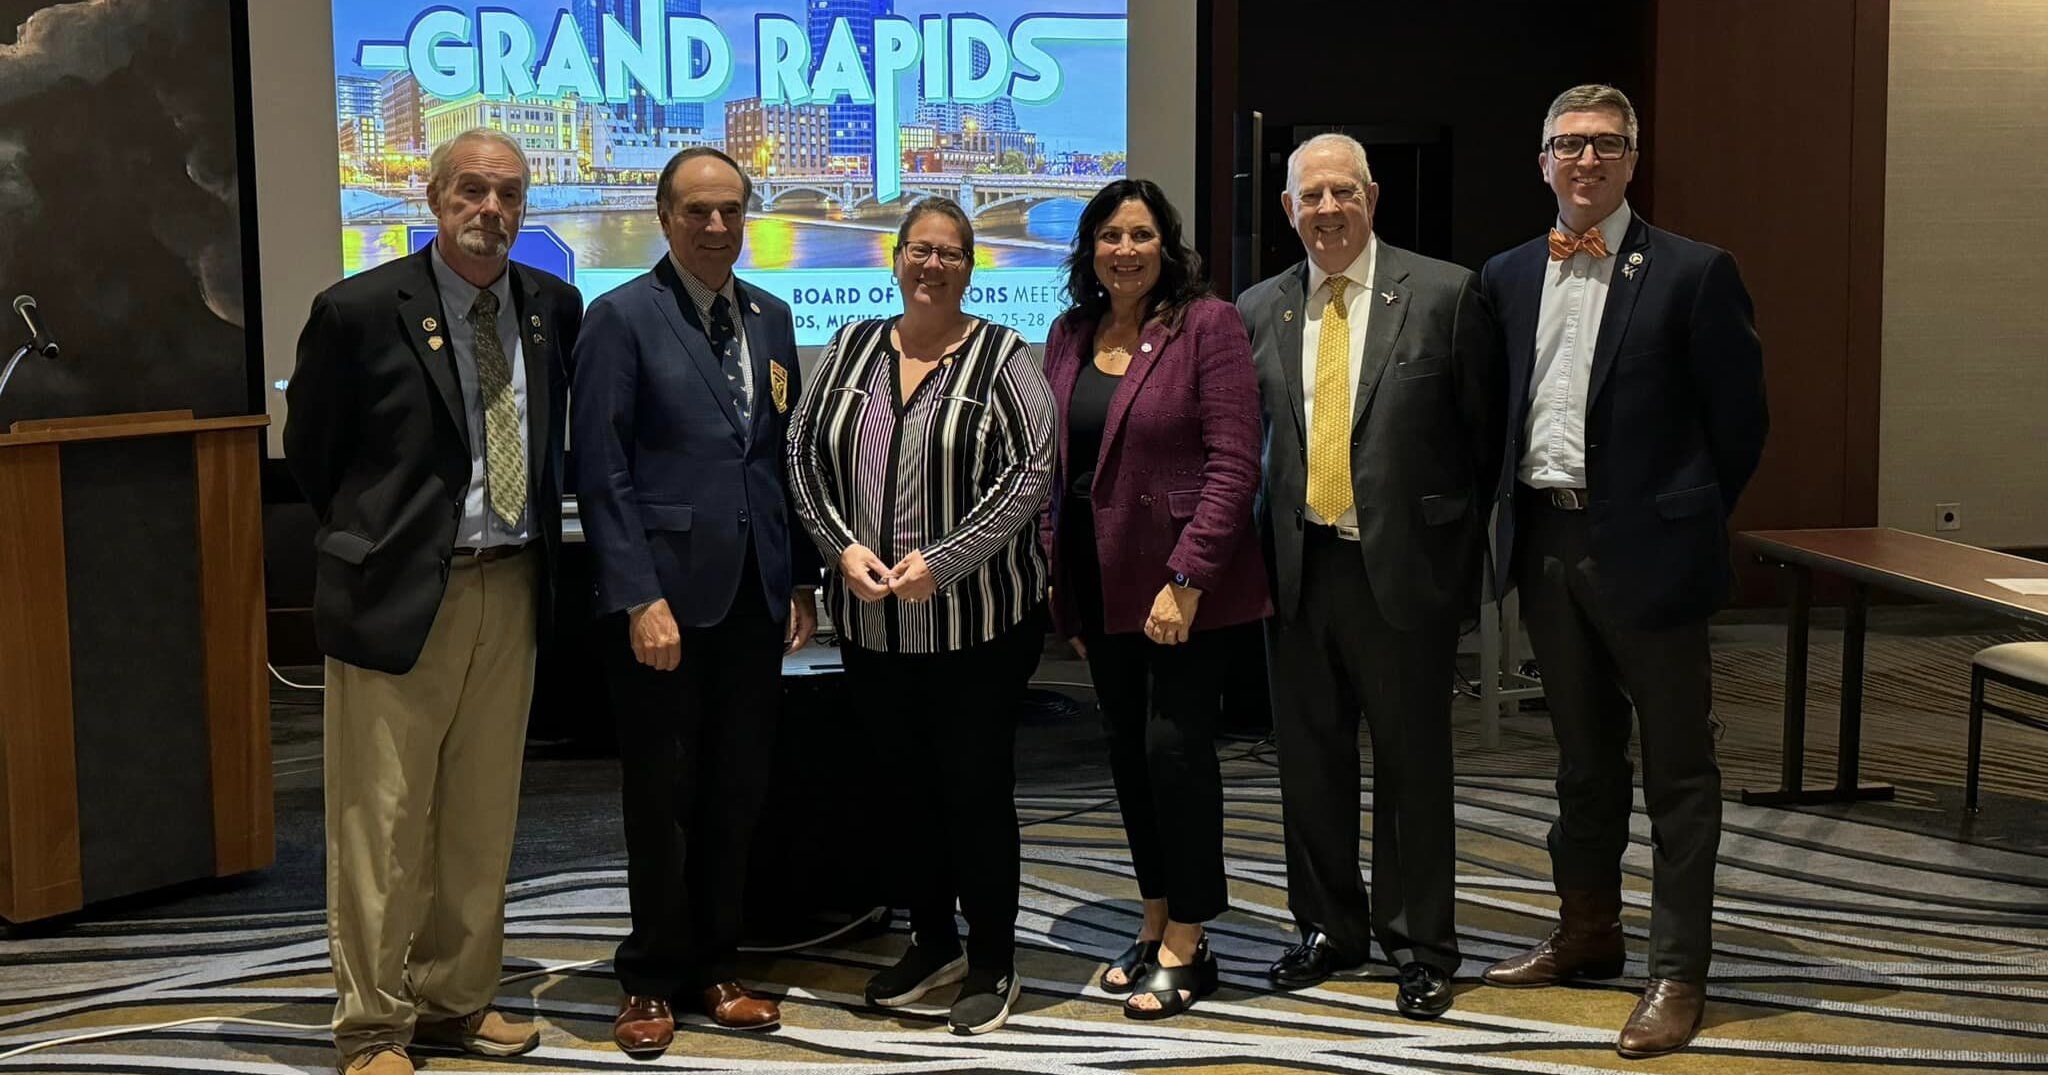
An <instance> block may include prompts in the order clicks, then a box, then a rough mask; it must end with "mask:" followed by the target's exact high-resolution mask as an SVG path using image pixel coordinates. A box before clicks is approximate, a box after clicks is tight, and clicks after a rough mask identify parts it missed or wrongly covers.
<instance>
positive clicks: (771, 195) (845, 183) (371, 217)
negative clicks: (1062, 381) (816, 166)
mask: <svg viewBox="0 0 2048 1075" xmlns="http://www.w3.org/2000/svg"><path fill="white" fill-rule="evenodd" d="M1112 178H1114V177H1113V176H1102V175H1028V174H1027V175H1011V174H1006V173H1001V172H982V173H948V172H907V173H905V174H904V176H903V182H902V187H903V190H902V193H901V195H900V196H899V197H898V198H897V199H896V200H895V201H892V202H887V203H884V202H878V201H876V200H875V181H874V178H873V177H872V176H865V175H836V174H819V175H767V176H762V177H760V178H757V179H755V180H754V201H753V204H752V206H751V207H750V208H752V209H753V210H754V211H757V212H763V213H773V212H778V211H785V212H796V213H799V214H801V213H803V212H804V211H807V210H809V211H817V210H833V211H837V212H838V213H839V215H840V216H841V217H844V218H848V219H855V220H859V219H873V220H884V219H893V218H894V217H895V216H896V215H897V214H899V213H901V212H902V211H903V210H904V209H906V208H908V207H909V206H910V204H911V203H912V202H915V201H916V200H917V199H919V198H928V197H933V196H937V197H944V198H951V199H953V200H954V201H956V202H958V203H960V207H961V208H963V209H965V210H967V215H968V217H969V218H970V219H972V220H973V221H974V222H975V223H976V224H977V225H984V226H992V225H999V224H1017V223H1022V222H1023V220H1024V216H1025V214H1026V213H1029V212H1030V211H1031V209H1032V207H1034V206H1037V205H1041V204H1044V203H1045V202H1049V201H1057V200H1059V199H1063V198H1068V199H1073V200H1076V201H1086V200H1087V199H1088V197H1089V195H1092V194H1094V193H1095V192H1096V191H1097V190H1099V189H1101V188H1102V185H1103V184H1104V183H1107V182H1109V181H1110V180H1111V179H1112ZM341 205H342V219H343V220H344V221H346V222H347V223H351V224H373V223H386V222H406V221H419V220H425V219H427V218H429V217H431V216H432V215H433V214H432V212H430V211H429V210H428V208H427V193H426V189H425V188H424V187H423V186H418V185H404V186H401V185H395V184H394V185H390V186H383V185H365V186H352V187H345V188H343V190H342V202H341ZM653 207H654V186H653V184H650V183H642V184H635V185H630V186H627V185H621V186H612V185H608V184H601V183H543V184H540V185H537V186H535V187H533V188H532V189H531V190H530V191H529V192H528V194H527V212H528V214H530V215H533V216H545V215H548V214H550V213H589V212H598V213H611V212H634V213H645V212H649V211H651V210H652V209H653Z"/></svg>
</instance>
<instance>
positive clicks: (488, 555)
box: [455, 541, 533, 564]
mask: <svg viewBox="0 0 2048 1075" xmlns="http://www.w3.org/2000/svg"><path fill="white" fill-rule="evenodd" d="M530 548H533V542H531V541H529V542H527V543H526V544H524V545H486V546H484V547H483V548H481V549H468V548H460V547H458V548H457V549H456V550H455V555H457V556H470V557H474V558H475V559H476V562H477V563H480V564H488V563H490V562H491V561H493V560H503V559H506V558H508V557H513V556H517V555H519V554H520V553H522V552H525V551H526V550H528V549H530Z"/></svg>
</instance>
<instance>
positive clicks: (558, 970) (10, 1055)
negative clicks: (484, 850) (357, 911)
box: [0, 668, 889, 1063]
mask: <svg viewBox="0 0 2048 1075" xmlns="http://www.w3.org/2000/svg"><path fill="white" fill-rule="evenodd" d="M270 671H271V674H272V675H276V674H277V669H275V668H273V669H271V670H270ZM278 678H279V679H283V678H284V677H283V676H278ZM888 913H889V909H888V908H887V907H877V908H875V909H873V910H871V911H869V912H868V913H866V914H864V915H862V916H860V917H859V918H856V919H854V920H853V921H851V922H848V923H847V924H845V925H843V926H840V927H839V928H837V929H834V930H832V931H831V932H829V933H827V934H825V935H824V936H822V937H813V938H811V939H810V940H806V941H798V942H796V943H795V944H785V945H778V946H773V947H765V948H752V947H747V946H745V945H742V946H741V947H740V951H742V952H754V953H758V954H774V953H778V952H794V951H797V950H799V949H803V948H809V947H811V946H813V945H819V944H824V943H826V942H827V941H835V940H838V939H839V938H840V937H843V936H845V935H846V934H848V933H850V932H852V931H853V930H855V929H856V928H858V927H860V926H864V925H869V924H871V923H874V922H877V921H880V920H881V919H882V917H883V916H884V915H887V914H888ZM603 962H604V960H602V959H586V960H583V961H581V962H578V963H559V964H556V965H554V966H551V967H536V968H534V969H533V970H526V971H520V972H519V973H518V974H508V975H506V976H505V977H503V978H500V979H498V984H499V985H510V984H512V983H513V982H523V981H525V980H526V979H528V978H546V977H548V976H550V975H555V974H566V973H569V972H571V971H579V970H584V969H585V968H588V967H595V966H597V965H598V964H600V963H603ZM195 1023H220V1024H238V1025H241V1026H265V1027H273V1028H276V1029H280V1030H309V1031H321V1030H326V1029H328V1024H326V1023H282V1022H278V1021H276V1020H274V1019H249V1018H246V1017H243V1016H239V1015H195V1016H193V1017H191V1018H189V1019H176V1020H173V1021H171V1022H168V1023H152V1024H150V1025H149V1026H132V1027H121V1028H119V1029H116V1030H98V1031H94V1032H92V1033H90V1034H75V1035H72V1036H71V1037H68V1038H51V1039H50V1040H48V1041H39V1042H34V1043H32V1044H29V1045H23V1046H21V1047H19V1048H15V1049H9V1050H8V1051H6V1052H4V1053H0V1063H4V1062H5V1061H8V1060H12V1059H14V1058H15V1057H17V1056H24V1055H27V1054H29V1053H33V1052H40V1051H42V1050H44V1049H54V1048H57V1047H58V1046H60V1045H81V1044H84V1043H85V1042H89V1041H100V1040H102V1039H105V1038H120V1037H126V1036H128V1035H130V1034H155V1033H157V1032H159V1031H164V1030H174V1029H176V1028H178V1027H181V1026H191V1025H193V1024H195Z"/></svg>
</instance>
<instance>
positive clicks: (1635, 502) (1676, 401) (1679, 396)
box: [1480, 214, 1770, 627]
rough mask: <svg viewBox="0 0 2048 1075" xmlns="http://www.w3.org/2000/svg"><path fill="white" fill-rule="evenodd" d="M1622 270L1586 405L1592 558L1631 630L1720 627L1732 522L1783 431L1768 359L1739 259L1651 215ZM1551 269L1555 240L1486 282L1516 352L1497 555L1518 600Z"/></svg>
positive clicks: (1498, 262) (1493, 270) (1634, 225)
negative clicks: (1524, 473) (1519, 539)
mask: <svg viewBox="0 0 2048 1075" xmlns="http://www.w3.org/2000/svg"><path fill="white" fill-rule="evenodd" d="M1615 257H1616V259H1617V262H1618V264H1617V268H1616V272H1615V274H1614V281H1613V283H1612V284H1611V285H1610V286H1609V290H1608V293H1607V306H1606V309H1605V310H1604V312H1603V313H1602V314H1601V318H1600V336H1599V338H1598V339H1597V340H1596V341H1595V342H1594V345H1593V368H1592V373H1591V383H1590V385H1589V387H1588V389H1587V393H1586V485H1587V494H1588V496H1589V497H1590V499H1591V501H1592V503H1591V506H1590V507H1589V508H1588V509H1587V515H1588V522H1589V523H1590V524H1591V527H1592V544H1593V558H1594V560H1595V561H1596V562H1598V563H1599V565H1600V579H1601V585H1602V586H1603V587H1604V588H1605V589H1606V591H1607V592H1606V594H1605V596H1606V598H1607V599H1608V600H1609V601H1610V602H1611V603H1612V607H1613V608H1614V609H1616V610H1617V611H1618V612H1619V614H1620V615H1621V616H1622V617H1624V618H1625V619H1626V620H1627V621H1628V622H1630V623H1632V624H1635V625H1638V626H1644V627H1661V626H1670V625H1674V624H1678V623H1684V622H1688V621H1693V620H1700V619H1704V618H1706V617H1707V616H1709V615H1711V614H1712V613H1713V612H1714V610H1715V609H1717V608H1719V607H1720V606H1721V603H1722V602H1723V601H1725V600H1726V599H1727V596H1728V590H1729V587H1730V586H1731V584H1732V583H1733V580H1734V573H1733V571H1732V569H1731V568H1730V565H1729V555H1728V516H1729V515H1730V514H1731V513H1733V512H1734V510H1735V502H1736V500H1737V499H1738V498H1739V497H1741V495H1742V490H1743V487H1744V486H1746V485H1747V484H1749V479H1750V475H1752V474H1754V473H1756V466H1757V461H1758V459H1760V458H1761V457H1762V455H1763V449H1764V436H1765V434H1766V432H1767V431H1768V430H1769V428H1770V418H1769V415H1768V413H1767V411H1766V408H1765V404H1764V369H1763V345H1762V343H1761V342H1760V341H1759V340H1758V338H1757V333H1756V314H1755V311H1754V308H1753V307H1752V305H1751V303H1750V299H1749V292H1748V290H1747V289H1745V288H1744V287H1743V286H1742V277H1741V275H1740V274H1739V273H1738V272H1737V271H1736V268H1735V259H1734V258H1733V257H1731V256H1730V255H1729V254H1728V252H1727V251H1725V250H1721V249H1718V248H1716V247H1712V246H1708V245H1707V244H1705V243H1699V242H1694V241H1693V240H1691V239H1687V238H1684V237H1683V236H1679V235H1673V234H1672V233H1670V232H1668V231H1664V230H1663V229H1661V228H1653V227H1651V226H1650V225H1649V224H1648V223H1646V222H1645V221H1644V220H1643V218H1642V216H1641V215H1640V214H1638V215H1637V216H1636V217H1635V219H1634V220H1633V221H1632V222H1631V223H1630V224H1629V229H1628V234H1627V235H1626V236H1624V237H1623V239H1622V242H1621V247H1620V249H1619V250H1618V251H1616V254H1615ZM1549 265H1550V250H1549V243H1548V240H1547V238H1545V237H1538V238H1536V239H1532V240H1530V241H1529V242H1526V243H1523V244H1522V245H1521V246H1518V247H1516V248H1514V249H1513V250H1510V251H1507V252H1506V253H1504V254H1497V255H1495V256H1494V257H1493V259H1492V260H1490V261H1488V262H1487V263H1486V267H1485V269H1483V270H1481V273H1480V286H1481V287H1482V288H1483V289H1484V291H1485V293H1486V296H1487V298H1488V300H1489V302H1490V305H1491V306H1492V307H1493V309H1494V311H1495V312H1496V314H1497V316H1498V318H1499V321H1500V325H1501V331H1502V333H1503V335H1504V340H1505V344H1506V347H1507V354H1508V414H1509V416H1510V418H1511V420H1512V422H1513V425H1512V427H1511V432H1512V434H1513V435H1512V436H1511V437H1509V439H1508V445H1509V447H1508V451H1507V453H1506V458H1505V459H1504V460H1503V463H1502V467H1503V471H1502V477H1503V480H1502V485H1501V489H1502V493H1501V498H1502V499H1501V507H1502V510H1501V511H1500V513H1499V517H1498V522H1497V526H1496V532H1495V555H1496V563H1497V564H1499V565H1500V567H1501V569H1502V570H1501V574H1502V575H1503V577H1504V578H1505V579H1506V580H1507V585H1509V586H1511V585H1512V584H1513V578H1514V570H1515V513H1514V510H1513V504H1512V500H1511V498H1512V497H1513V495H1514V489H1515V485H1516V473H1517V470H1518V468H1519V467H1520V466H1521V461H1522V455H1523V453H1524V452H1526V451H1527V450H1528V446H1529V408H1530V399H1529V379H1530V378H1531V377H1532V376H1533V375H1534V371H1535V365H1536V321H1537V316H1538V313H1539V311H1540V309H1541V305H1542V299H1543V277H1544V274H1545V273H1546V272H1547V271H1549Z"/></svg>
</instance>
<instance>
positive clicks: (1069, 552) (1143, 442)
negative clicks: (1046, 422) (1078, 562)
mask: <svg viewBox="0 0 2048 1075" xmlns="http://www.w3.org/2000/svg"><path fill="white" fill-rule="evenodd" d="M1070 320H1071V319H1069V318H1061V319H1060V320H1058V321H1056V322H1054V324H1053V328H1052V333H1051V336H1050V338H1049V339H1047V340H1046V343H1045V377H1046V380H1047V381H1049V382H1051V384H1052V398H1053V404H1054V406H1055V407H1057V408H1058V411H1059V422H1060V425H1059V438H1058V439H1059V463H1058V469H1057V471H1056V474H1057V480H1056V481H1054V482H1053V494H1052V501H1051V503H1050V504H1049V505H1048V507H1047V510H1046V511H1045V512H1044V513H1043V514H1042V515H1041V516H1040V517H1039V528H1040V533H1041V536H1042V538H1043V540H1044V542H1045V545H1046V549H1047V552H1048V554H1049V555H1050V556H1051V558H1052V579H1053V601H1052V614H1053V625H1054V627H1055V628H1056V629H1057V630H1058V631H1059V632H1060V636H1061V637H1063V638H1069V637H1072V636H1074V635H1077V634H1079V633H1080V622H1081V617H1080V615H1079V614H1078V613H1077V612H1076V610H1075V609H1073V608H1072V607H1070V606H1068V604H1067V602H1066V601H1065V600H1062V598H1065V597H1066V596H1067V595H1069V594H1072V593H1073V592H1074V591H1073V587H1072V586H1071V585H1070V581H1069V574H1068V568H1067V563H1068V557H1070V556H1074V555H1080V554H1081V553H1080V551H1079V550H1074V549H1065V548H1061V547H1060V545H1061V542H1059V541H1058V540H1056V538H1057V535H1058V534H1059V512H1060V509H1061V506H1062V502H1063V500H1064V498H1065V492H1066V489H1067V485H1068V478H1067V474H1068V469H1067V468H1068V458H1069V455H1070V448H1069V446H1068V443H1067V407H1068V404H1069V403H1070V401H1071V400H1072V399H1073V396H1074V382H1075V381H1076V380H1078V379H1079V378H1080V376H1081V365H1082V363H1084V362H1092V361H1094V356H1095V326H1094V325H1093V324H1092V323H1089V324H1079V325H1075V324H1070V323H1069V322H1070ZM1259 430H1260V426H1259V386H1258V375H1257V373H1256V372H1255V371H1254V370H1253V368H1252V350H1251V339H1250V337H1248V336H1247V335H1245V331H1244V322H1243V321H1241V320H1239V318H1238V315H1237V308H1236V307H1235V306H1232V305H1231V304H1230V303H1228V302H1225V301H1223V300H1222V299H1217V298H1205V299H1201V300H1198V301H1197V302H1195V303H1194V304H1193V305H1192V306H1190V307H1188V309H1187V311H1186V313H1185V315H1184V316H1183V317H1182V319H1181V324H1180V326H1179V327H1178V328H1177V329H1167V328H1165V327H1164V326H1161V325H1157V324H1155V325H1152V326H1151V327H1149V328H1147V329H1146V330H1145V334H1144V335H1143V336H1142V337H1140V340H1139V344H1138V349H1137V350H1136V351H1135V352H1134V353H1133V354H1132V355H1131V366H1130V369H1129V370H1127V371H1126V372H1125V373H1124V378H1123V383H1122V384H1120V385H1118V386H1117V390H1116V395H1114V396H1112V397H1111V398H1110V402H1109V420H1108V423H1107V424H1106V425H1105V426H1104V428H1103V433H1102V452H1101V455H1100V456H1099V457H1098V458H1097V459H1096V463H1095V481H1094V485H1093V486H1092V489H1093V496H1092V500H1093V504H1094V508H1095V548H1094V549H1093V550H1092V554H1093V555H1094V556H1095V557H1096V558H1097V560H1098V561H1099V562H1100V563H1101V565H1102V591H1103V592H1102V606H1103V607H1102V613H1103V621H1104V623H1103V626H1104V629H1105V630H1107V631H1108V632H1110V633H1112V634H1115V633H1119V632H1137V631H1142V630H1143V629H1144V627H1145V617H1146V615H1147V614H1148V613H1149V612H1151V610H1152V601H1153V599H1154V598H1156V597H1158V596H1159V590H1160V588H1161V587H1163V586H1166V585H1168V584H1170V583H1172V581H1173V576H1174V574H1175V573H1176V572H1178V573H1180V574H1183V575H1186V576H1187V577H1188V582H1189V584H1190V585H1192V586H1194V587H1195V588H1197V589H1199V590H1201V591H1202V600H1201V604H1200V605H1198V606H1197V607H1196V609H1195V623H1194V628H1195V630H1198V631H1199V630H1203V629H1205V628H1211V627H1228V626H1230V625H1232V624H1238V623H1247V622H1250V621H1252V620H1257V619H1261V618H1263V617H1265V616H1268V615H1271V614H1272V611H1273V603H1272V601H1271V599H1270V598H1269V597H1268V595H1267V588H1266V567H1265V559H1264V556H1263V555H1262V554H1261V553H1260V551H1259V542H1258V537H1257V531H1256V529H1255V528H1254V526H1253V520H1252V502H1253V499H1254V498H1255V497H1256V496H1257V494H1258V489H1259V437H1260V432H1259Z"/></svg>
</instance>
